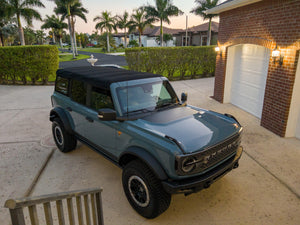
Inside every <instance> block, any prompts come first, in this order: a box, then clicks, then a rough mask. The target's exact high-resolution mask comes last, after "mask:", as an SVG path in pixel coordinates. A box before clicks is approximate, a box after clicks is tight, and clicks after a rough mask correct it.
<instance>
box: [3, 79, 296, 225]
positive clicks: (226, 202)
mask: <svg viewBox="0 0 300 225" xmlns="http://www.w3.org/2000/svg"><path fill="white" fill-rule="evenodd" d="M213 83H214V79H213V78H206V79H198V80H189V81H176V82H172V84H173V86H174V87H175V90H176V91H177V93H178V94H180V93H181V92H182V91H185V92H188V94H189V96H188V102H189V104H192V105H196V106H199V107H203V108H207V109H211V110H215V111H218V112H221V113H225V112H227V113H231V114H233V115H234V116H236V117H237V118H238V119H239V121H240V122H241V123H242V125H243V126H244V128H245V129H244V136H243V141H242V143H243V146H244V148H245V152H244V154H243V156H242V159H241V161H240V167H239V168H238V169H236V170H234V171H232V172H231V173H229V174H227V175H226V176H225V177H223V178H222V179H221V180H219V181H217V182H216V183H215V184H213V185H212V186H211V187H210V188H209V189H206V190H203V191H201V192H199V193H196V194H193V195H190V196H187V197H185V196H184V195H174V196H173V197H172V201H171V205H170V208H169V209H168V210H167V211H166V212H165V213H164V214H162V215H161V216H159V217H158V218H156V219H153V220H147V219H144V218H143V217H141V216H139V215H138V214H137V213H136V212H135V211H134V210H133V209H132V208H131V206H130V205H129V203H128V202H127V200H126V197H125V195H124V193H123V189H122V183H121V174H122V171H121V170H120V169H119V168H118V167H116V166H114V165H113V164H112V163H110V162H109V161H107V160H106V159H104V158H103V157H102V156H100V155H98V154H97V153H95V152H94V151H92V150H91V149H89V148H88V147H87V146H85V145H82V144H79V145H78V148H77V149H76V150H75V151H73V152H70V153H67V154H63V153H60V152H59V151H58V150H55V151H54V153H53V155H52V150H53V149H55V147H53V146H54V145H53V144H54V143H53V141H52V139H51V124H50V122H49V120H48V113H49V110H50V109H51V105H50V95H51V93H52V91H53V86H25V87H24V86H0V106H1V107H0V134H1V135H0V156H1V157H0V190H1V192H0V205H1V206H3V205H4V202H5V200H6V199H8V198H14V197H22V196H24V195H26V194H30V193H31V194H32V195H41V194H48V193H53V192H60V191H68V190H75V189H81V188H90V187H102V188H103V189H104V191H103V197H102V198H103V206H104V219H105V224H112V225H115V224H121V225H132V224H172V225H175V224H182V225H186V224H189V225H191V224H206V225H209V224H222V225H223V224H230V225H233V224H251V225H252V224H272V225H273V224H300V140H298V139H295V138H289V139H285V138H280V137H278V136H276V135H275V134H273V133H271V132H269V131H268V130H266V129H264V128H263V127H261V126H259V119H257V118H255V117H254V116H252V115H250V114H248V113H246V112H244V111H242V110H240V109H239V108H237V107H235V106H233V105H231V104H220V103H218V102H216V101H214V100H213V99H211V98H210V96H211V95H212V91H213ZM47 161H48V163H47V166H46V168H45V169H44V171H43V172H42V173H41V174H40V177H38V176H37V175H38V174H39V172H40V168H41V167H42V165H43V164H45V162H47ZM32 184H34V185H32ZM0 224H1V225H2V224H3V225H6V224H10V218H9V214H8V210H7V209H4V208H0Z"/></svg>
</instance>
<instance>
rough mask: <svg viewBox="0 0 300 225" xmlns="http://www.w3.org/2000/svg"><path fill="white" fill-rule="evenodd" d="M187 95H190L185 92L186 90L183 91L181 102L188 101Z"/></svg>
mask: <svg viewBox="0 0 300 225" xmlns="http://www.w3.org/2000/svg"><path fill="white" fill-rule="evenodd" d="M187 96H188V94H187V93H184V92H182V93H181V102H182V103H185V102H186V101H187Z"/></svg>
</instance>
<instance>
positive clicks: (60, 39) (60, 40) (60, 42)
mask: <svg viewBox="0 0 300 225" xmlns="http://www.w3.org/2000/svg"><path fill="white" fill-rule="evenodd" d="M59 44H60V48H61V50H63V46H62V38H61V36H59Z"/></svg>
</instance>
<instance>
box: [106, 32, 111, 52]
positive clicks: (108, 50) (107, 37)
mask: <svg viewBox="0 0 300 225" xmlns="http://www.w3.org/2000/svg"><path fill="white" fill-rule="evenodd" d="M106 43H107V52H110V49H109V33H108V32H106Z"/></svg>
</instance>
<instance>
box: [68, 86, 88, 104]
mask: <svg viewBox="0 0 300 225" xmlns="http://www.w3.org/2000/svg"><path fill="white" fill-rule="evenodd" d="M86 87H87V85H86V84H85V83H84V82H82V81H78V80H73V81H72V88H71V96H72V99H73V100H74V101H75V102H78V103H80V104H82V105H85V104H86V90H87V88H86Z"/></svg>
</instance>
